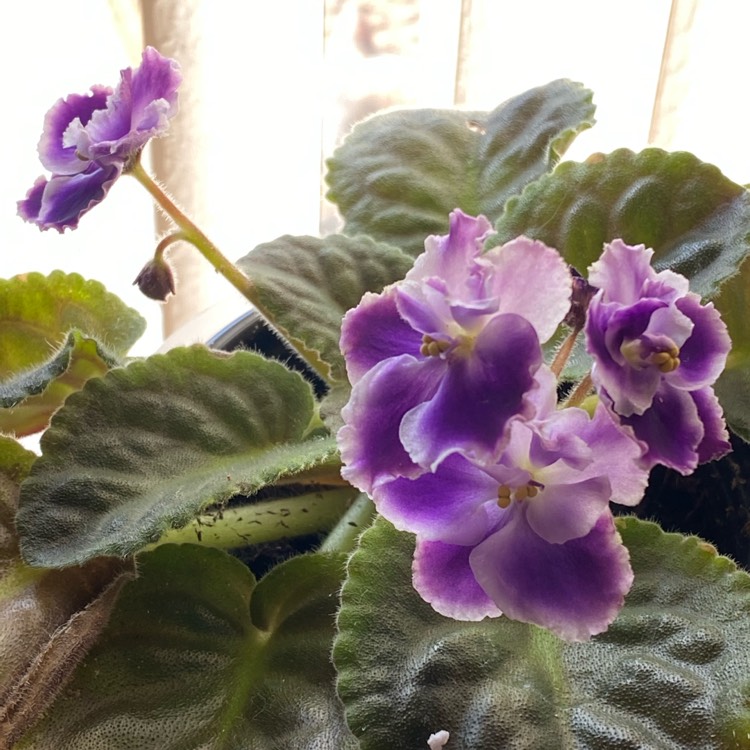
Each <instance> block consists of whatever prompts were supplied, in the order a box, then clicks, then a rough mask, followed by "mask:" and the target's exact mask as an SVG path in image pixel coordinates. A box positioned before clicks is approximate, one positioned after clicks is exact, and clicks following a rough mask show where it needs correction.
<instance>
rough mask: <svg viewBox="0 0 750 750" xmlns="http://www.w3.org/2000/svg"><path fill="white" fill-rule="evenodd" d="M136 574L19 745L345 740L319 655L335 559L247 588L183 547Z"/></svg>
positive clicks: (169, 748)
mask: <svg viewBox="0 0 750 750" xmlns="http://www.w3.org/2000/svg"><path fill="white" fill-rule="evenodd" d="M138 569H139V576H138V579H137V580H136V581H134V582H132V583H130V584H128V586H127V587H126V588H125V590H124V591H123V594H122V597H121V599H120V601H119V604H118V607H117V609H116V611H115V612H114V614H113V616H112V619H111V621H110V624H109V627H108V628H107V630H106V631H105V632H104V634H103V637H102V638H101V640H100V641H99V643H98V644H97V645H96V647H95V648H94V649H93V650H92V651H91V653H90V654H89V656H88V658H87V659H86V660H85V662H84V663H83V664H82V665H81V667H80V668H79V669H78V671H77V673H76V675H75V677H74V680H73V682H72V683H71V684H70V686H69V688H68V689H67V690H66V691H65V692H64V693H63V694H62V695H61V696H60V698H59V699H58V700H57V702H56V703H55V705H54V706H53V707H52V710H51V711H50V712H49V713H48V715H47V716H45V718H44V720H43V721H42V723H41V724H40V725H39V726H37V727H36V728H35V730H34V731H33V732H32V733H31V734H30V735H29V736H27V738H26V739H25V741H24V742H22V743H21V745H20V747H19V750H21V749H22V748H23V749H24V750H32V749H33V750H48V749H49V748H51V747H54V748H55V749H56V750H99V748H104V747H106V748H118V749H119V750H182V749H183V748H199V747H200V748H203V750H229V748H237V750H239V748H248V749H249V748H252V749H253V750H289V749H290V748H311V749H312V748H321V750H323V749H324V748H325V749H328V748H336V750H353V748H356V747H357V743H356V741H355V740H354V738H353V737H352V735H351V734H350V732H349V731H348V729H347V728H346V725H345V724H344V721H343V716H342V710H341V706H340V704H339V702H338V699H337V698H336V695H335V692H334V689H333V680H334V671H333V666H332V665H331V662H330V658H329V651H330V645H331V639H332V637H333V618H334V613H335V609H336V603H337V597H336V592H337V590H338V587H339V586H340V584H341V576H342V569H343V560H342V558H341V557H339V556H323V555H313V556H308V557H298V558H294V559H292V560H289V561H288V562H286V563H283V564H282V565H279V566H278V567H277V568H275V569H274V570H273V571H272V572H271V573H270V574H268V575H267V576H266V577H265V578H264V579H263V580H262V581H261V582H260V583H259V584H257V585H256V584H255V581H254V580H253V578H252V576H251V574H250V573H249V571H248V570H247V568H245V567H244V566H243V565H242V564H241V563H239V562H238V561H237V560H235V559H233V558H231V557H229V556H228V555H226V554H225V553H223V552H220V551H218V550H212V549H204V548H199V547H197V546H194V545H165V546H164V547H160V548H158V549H157V550H155V551H153V552H149V553H146V554H143V555H142V556H141V557H140V558H139V565H138Z"/></svg>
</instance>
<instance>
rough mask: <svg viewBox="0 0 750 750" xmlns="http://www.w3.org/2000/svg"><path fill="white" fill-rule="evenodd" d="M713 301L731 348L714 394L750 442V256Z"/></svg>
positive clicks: (738, 429)
mask: <svg viewBox="0 0 750 750" xmlns="http://www.w3.org/2000/svg"><path fill="white" fill-rule="evenodd" d="M715 303H716V307H718V308H719V310H721V317H722V318H723V319H724V322H725V323H726V324H727V328H728V329H729V335H730V337H731V338H732V351H731V352H730V353H729V358H728V359H727V367H726V369H725V370H724V372H723V373H722V375H721V377H720V378H719V380H718V381H717V383H716V394H717V395H718V397H719V401H721V405H722V406H723V407H724V415H725V416H726V418H727V422H728V423H729V426H730V427H731V428H732V430H734V432H735V433H737V435H739V436H740V437H742V438H744V439H745V440H747V441H750V330H749V329H750V259H747V260H745V262H744V263H743V264H742V267H741V268H740V271H739V273H738V274H737V275H736V276H733V277H732V278H731V279H729V281H727V282H726V283H725V284H724V285H723V286H722V287H721V291H720V292H719V296H718V297H717V298H716V300H715Z"/></svg>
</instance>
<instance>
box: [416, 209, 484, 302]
mask: <svg viewBox="0 0 750 750" xmlns="http://www.w3.org/2000/svg"><path fill="white" fill-rule="evenodd" d="M449 221H450V228H449V231H448V234H447V235H431V236H430V237H428V238H427V239H426V240H425V243H424V244H425V252H423V253H422V254H421V255H420V256H419V257H418V258H417V260H416V261H415V263H414V266H413V267H412V268H411V270H410V271H409V273H407V274H406V279H407V280H408V281H422V280H424V279H428V278H430V277H433V276H434V277H439V278H441V279H444V280H445V283H446V285H447V288H448V290H449V294H450V296H454V295H456V296H461V292H463V291H466V290H465V285H466V283H467V278H468V277H469V275H470V274H471V270H472V266H473V261H474V259H475V258H477V257H478V256H479V254H480V253H481V252H482V248H483V246H484V241H485V239H486V238H487V236H488V235H490V234H492V233H493V229H492V225H491V224H490V222H489V221H488V220H487V219H486V218H485V217H484V216H476V217H474V216H468V215H467V214H465V213H464V212H463V211H461V210H460V209H456V210H455V211H451V214H450V219H449Z"/></svg>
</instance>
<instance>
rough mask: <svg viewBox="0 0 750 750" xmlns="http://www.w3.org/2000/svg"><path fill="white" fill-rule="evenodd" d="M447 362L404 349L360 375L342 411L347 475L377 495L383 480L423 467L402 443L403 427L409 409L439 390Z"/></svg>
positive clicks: (341, 439) (342, 445) (340, 441)
mask: <svg viewBox="0 0 750 750" xmlns="http://www.w3.org/2000/svg"><path fill="white" fill-rule="evenodd" d="M443 365H444V363H443V362H441V361H440V360H436V359H435V360H417V359H415V358H414V357H412V356H411V355H409V354H403V355H401V356H400V357H393V358H391V359H387V360H384V361H383V362H381V363H380V364H379V365H376V366H375V367H373V368H372V369H371V370H370V371H369V372H368V373H367V374H366V375H364V377H362V378H361V379H360V380H359V382H358V383H357V384H356V385H355V386H354V388H353V389H352V394H351V397H350V399H349V403H348V404H347V405H346V406H345V407H344V408H343V409H342V411H341V416H342V418H343V420H344V423H345V424H344V427H342V428H341V429H340V430H339V432H338V444H339V448H340V449H341V459H342V461H343V462H344V464H345V466H344V468H343V469H342V470H341V475H342V476H343V477H344V479H346V480H347V481H349V482H351V483H352V484H353V485H354V486H355V487H358V488H359V489H360V490H362V491H363V492H366V493H368V494H370V495H372V493H373V489H374V488H375V487H377V485H379V484H381V483H382V482H385V481H389V480H391V479H394V478H396V477H399V476H410V477H414V476H418V475H419V474H421V473H422V469H420V468H419V467H418V466H417V465H416V464H415V463H414V462H413V461H412V460H411V458H410V457H409V455H408V454H407V452H406V450H405V449H404V447H403V446H402V445H401V442H400V441H399V439H398V433H399V427H400V424H401V420H402V419H403V416H404V414H405V413H406V412H408V411H409V410H410V409H412V408H413V407H414V406H415V405H416V404H419V403H421V402H422V401H423V400H425V399H429V398H431V396H432V395H433V394H434V393H435V391H436V389H437V387H438V384H439V382H440V378H441V376H442V372H443Z"/></svg>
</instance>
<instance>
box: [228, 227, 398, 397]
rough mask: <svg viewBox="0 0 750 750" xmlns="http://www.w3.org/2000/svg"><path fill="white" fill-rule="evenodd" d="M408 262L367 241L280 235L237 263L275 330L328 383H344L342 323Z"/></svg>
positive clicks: (394, 278) (395, 278)
mask: <svg viewBox="0 0 750 750" xmlns="http://www.w3.org/2000/svg"><path fill="white" fill-rule="evenodd" d="M411 264H412V259H411V258H410V257H409V256H407V255H405V254H404V253H402V252H401V251H400V250H398V249H397V248H395V247H391V246H389V245H386V244H384V243H381V242H374V241H373V240H372V239H370V238H369V237H345V236H344V235H331V236H329V237H324V238H323V239H319V238H317V237H291V236H288V235H287V236H284V237H279V238H278V239H276V240H274V241H273V242H268V243H266V244H264V245H259V246H258V247H256V248H255V249H254V250H253V251H252V252H250V253H248V254H247V255H246V256H245V257H244V258H241V259H240V260H239V261H237V265H238V266H239V267H240V268H241V269H242V270H243V271H244V272H245V273H246V274H247V275H248V276H249V277H250V278H251V279H252V280H253V283H254V284H255V286H256V288H257V294H258V299H259V301H260V303H261V305H262V307H263V309H264V311H265V312H267V313H268V315H269V317H270V318H271V320H273V324H274V326H275V327H276V328H277V329H278V330H279V331H280V332H281V333H282V334H283V336H284V337H285V338H286V339H287V341H289V342H290V343H291V344H292V346H294V348H295V349H296V350H297V351H298V352H299V353H300V354H301V355H302V357H304V359H306V360H307V361H308V362H309V363H310V364H311V365H312V366H313V367H314V368H315V370H316V371H318V372H321V373H322V374H324V375H325V376H326V379H327V380H329V381H331V380H337V381H341V382H346V370H345V367H344V360H343V357H342V356H341V352H340V351H339V337H340V334H341V319H342V318H343V317H344V313H345V312H346V311H347V310H348V309H350V308H352V307H355V306H356V305H357V304H358V303H359V300H360V299H361V298H362V295H363V294H364V293H365V292H380V291H381V290H382V289H383V287H385V286H387V285H388V284H390V283H391V282H394V281H398V280H399V279H401V278H403V277H404V276H405V275H406V272H407V271H408V270H409V268H410V267H411Z"/></svg>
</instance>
